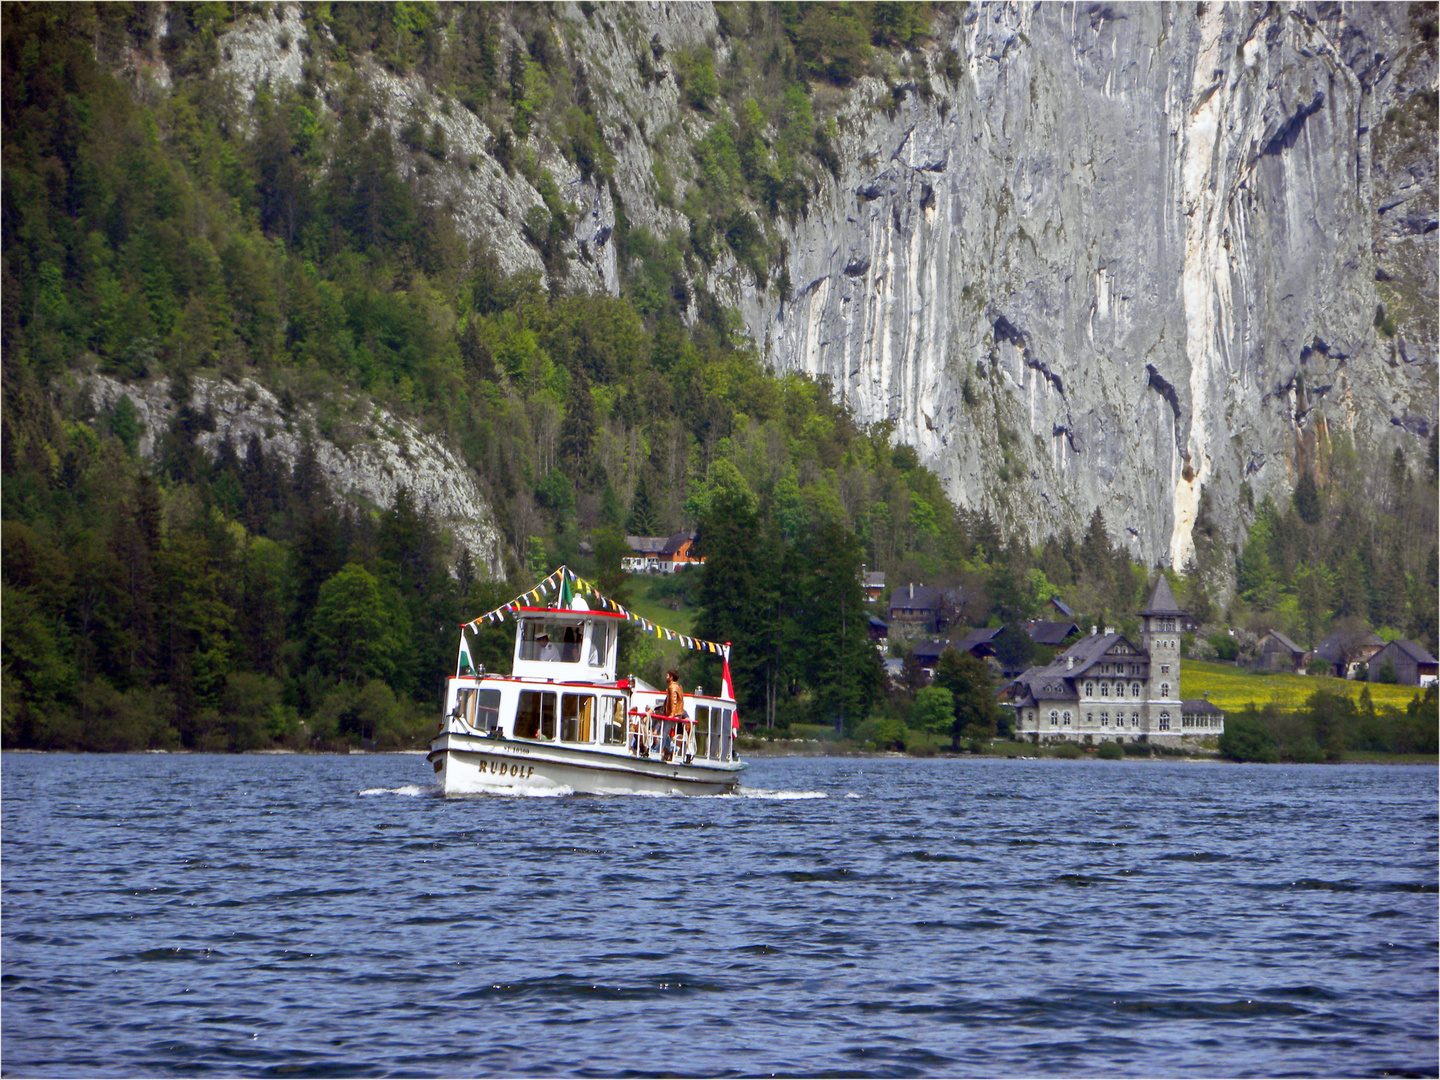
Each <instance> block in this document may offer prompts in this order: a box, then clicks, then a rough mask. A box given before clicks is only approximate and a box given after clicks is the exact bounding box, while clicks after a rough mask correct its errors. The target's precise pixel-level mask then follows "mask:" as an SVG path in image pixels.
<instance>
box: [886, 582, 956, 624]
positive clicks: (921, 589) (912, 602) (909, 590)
mask: <svg viewBox="0 0 1440 1080" xmlns="http://www.w3.org/2000/svg"><path fill="white" fill-rule="evenodd" d="M943 601H944V597H943V596H942V595H941V590H940V589H937V588H935V587H933V586H930V585H914V584H911V585H903V586H901V587H900V588H897V589H896V590H895V591H894V592H892V593H891V594H890V624H891V625H892V626H893V625H895V624H896V623H901V624H906V625H910V626H924V627H927V628H929V629H931V630H935V631H939V630H943V629H944V628H945V624H946V619H945V616H944V614H943V606H944V605H943Z"/></svg>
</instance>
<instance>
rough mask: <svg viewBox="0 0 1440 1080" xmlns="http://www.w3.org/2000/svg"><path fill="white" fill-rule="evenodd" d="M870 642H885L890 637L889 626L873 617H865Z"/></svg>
mask: <svg viewBox="0 0 1440 1080" xmlns="http://www.w3.org/2000/svg"><path fill="white" fill-rule="evenodd" d="M867 619H868V624H867V625H868V626H869V631H870V640H871V641H877V642H879V641H885V640H887V639H888V638H889V637H890V624H889V623H887V622H886V621H885V620H884V619H877V618H876V617H875V616H874V615H870V616H867Z"/></svg>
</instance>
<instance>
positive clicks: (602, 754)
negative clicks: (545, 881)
mask: <svg viewBox="0 0 1440 1080" xmlns="http://www.w3.org/2000/svg"><path fill="white" fill-rule="evenodd" d="M428 760H429V761H430V763H431V764H432V765H433V766H434V768H435V774H436V779H437V780H438V781H439V783H440V789H441V792H442V793H443V794H445V795H478V794H488V793H495V792H502V793H504V792H510V793H515V794H554V793H567V792H588V793H592V794H627V795H724V794H728V793H730V792H733V791H734V790H735V788H736V787H737V786H738V785H739V783H740V773H741V771H742V770H743V769H744V767H745V766H744V765H743V764H741V763H740V762H729V763H717V762H706V763H704V764H702V763H700V762H698V761H697V762H693V763H691V764H689V765H686V764H684V763H683V762H681V761H661V760H659V759H657V758H637V757H631V756H629V755H628V754H624V753H615V752H610V751H604V750H597V749H590V748H587V747H579V746H565V745H556V744H553V743H548V742H543V741H537V740H530V739H494V738H488V737H486V736H483V735H471V734H468V733H464V732H452V731H447V732H442V733H441V734H439V735H437V736H436V737H435V738H434V739H433V740H432V741H431V743H430V753H429V755H428Z"/></svg>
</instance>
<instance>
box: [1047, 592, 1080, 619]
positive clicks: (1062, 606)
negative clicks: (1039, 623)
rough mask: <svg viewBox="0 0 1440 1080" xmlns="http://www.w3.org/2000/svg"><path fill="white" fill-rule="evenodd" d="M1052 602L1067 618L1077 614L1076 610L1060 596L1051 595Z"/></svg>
mask: <svg viewBox="0 0 1440 1080" xmlns="http://www.w3.org/2000/svg"><path fill="white" fill-rule="evenodd" d="M1050 603H1052V604H1054V605H1055V610H1056V611H1058V612H1060V614H1061V615H1064V616H1065V617H1066V618H1067V619H1069V618H1072V617H1073V616H1074V614H1075V612H1073V611H1071V610H1070V605H1068V604H1067V603H1065V601H1064V600H1061V599H1060V597H1058V596H1052V597H1050Z"/></svg>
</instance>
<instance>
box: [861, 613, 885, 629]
mask: <svg viewBox="0 0 1440 1080" xmlns="http://www.w3.org/2000/svg"><path fill="white" fill-rule="evenodd" d="M866 618H868V619H869V620H870V629H872V630H875V629H880V630H888V629H890V624H889V623H887V622H886V621H885V620H884V619H881V618H878V617H877V616H874V615H867V616H866Z"/></svg>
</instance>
